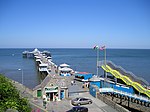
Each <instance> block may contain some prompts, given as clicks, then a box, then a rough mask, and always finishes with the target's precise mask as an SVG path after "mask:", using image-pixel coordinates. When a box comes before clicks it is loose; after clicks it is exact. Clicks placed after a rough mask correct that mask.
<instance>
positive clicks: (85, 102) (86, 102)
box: [71, 97, 92, 106]
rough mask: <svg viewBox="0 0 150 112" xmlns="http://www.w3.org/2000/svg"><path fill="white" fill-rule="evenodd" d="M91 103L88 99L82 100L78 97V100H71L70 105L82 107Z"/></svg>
mask: <svg viewBox="0 0 150 112" xmlns="http://www.w3.org/2000/svg"><path fill="white" fill-rule="evenodd" d="M91 103H92V100H91V99H88V98H82V97H78V98H75V99H73V100H71V104H72V105H78V106H79V105H84V104H91Z"/></svg>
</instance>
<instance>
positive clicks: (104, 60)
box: [104, 48, 107, 78]
mask: <svg viewBox="0 0 150 112" xmlns="http://www.w3.org/2000/svg"><path fill="white" fill-rule="evenodd" d="M104 55H105V56H104V57H105V59H104V61H105V67H106V48H105V49H104ZM105 78H107V72H106V75H105Z"/></svg>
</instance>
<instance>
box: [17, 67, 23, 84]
mask: <svg viewBox="0 0 150 112" xmlns="http://www.w3.org/2000/svg"><path fill="white" fill-rule="evenodd" d="M18 70H19V71H21V83H22V85H23V69H20V68H19V69H18Z"/></svg>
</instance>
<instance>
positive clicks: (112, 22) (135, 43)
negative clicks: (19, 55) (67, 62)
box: [0, 0, 150, 49]
mask: <svg viewBox="0 0 150 112" xmlns="http://www.w3.org/2000/svg"><path fill="white" fill-rule="evenodd" d="M149 6H150V1H149V0H0V39H1V40H0V48H30V47H31V48H41V47H42V48H90V47H93V46H94V45H99V46H102V45H106V47H108V48H142V49H144V48H148V49H150V7H149Z"/></svg>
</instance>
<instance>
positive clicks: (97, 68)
mask: <svg viewBox="0 0 150 112" xmlns="http://www.w3.org/2000/svg"><path fill="white" fill-rule="evenodd" d="M98 61H99V48H98V49H97V76H98Z"/></svg>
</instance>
